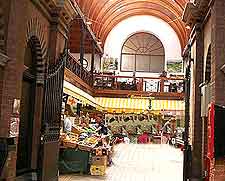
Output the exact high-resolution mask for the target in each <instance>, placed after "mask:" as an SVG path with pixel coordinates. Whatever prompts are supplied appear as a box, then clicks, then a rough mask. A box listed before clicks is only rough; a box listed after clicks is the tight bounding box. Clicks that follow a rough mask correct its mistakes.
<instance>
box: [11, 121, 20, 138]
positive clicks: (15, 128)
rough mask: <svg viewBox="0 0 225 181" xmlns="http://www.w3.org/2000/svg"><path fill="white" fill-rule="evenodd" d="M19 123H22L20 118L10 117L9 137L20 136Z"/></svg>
mask: <svg viewBox="0 0 225 181" xmlns="http://www.w3.org/2000/svg"><path fill="white" fill-rule="evenodd" d="M19 125H20V118H14V117H13V118H11V119H10V129H9V137H18V136H19Z"/></svg>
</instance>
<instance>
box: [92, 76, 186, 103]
mask: <svg viewBox="0 0 225 181" xmlns="http://www.w3.org/2000/svg"><path fill="white" fill-rule="evenodd" d="M183 82H184V80H183V78H175V77H174V78H173V77H171V78H167V77H130V76H115V75H97V74H95V75H94V83H93V87H94V90H95V96H107V95H114V96H117V97H120V96H121V97H124V96H143V97H146V96H151V97H164V98H167V99H183V97H184V85H183Z"/></svg>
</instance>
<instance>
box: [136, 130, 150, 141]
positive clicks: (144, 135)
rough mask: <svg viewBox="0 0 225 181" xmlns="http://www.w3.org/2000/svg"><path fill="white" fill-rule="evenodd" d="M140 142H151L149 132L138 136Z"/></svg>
mask: <svg viewBox="0 0 225 181" xmlns="http://www.w3.org/2000/svg"><path fill="white" fill-rule="evenodd" d="M138 143H139V144H148V143H149V136H148V133H147V132H144V133H143V134H142V135H141V136H139V137H138Z"/></svg>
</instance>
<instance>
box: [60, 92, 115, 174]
mask: <svg viewBox="0 0 225 181" xmlns="http://www.w3.org/2000/svg"><path fill="white" fill-rule="evenodd" d="M63 97H64V99H63V101H64V106H63V111H62V124H61V125H62V129H61V134H60V154H59V172H60V174H65V173H67V174H68V173H82V174H91V175H104V174H105V170H106V167H107V166H108V165H110V164H111V157H112V148H113V146H112V142H111V139H110V138H111V134H110V131H108V128H107V127H106V126H104V125H105V123H104V121H103V119H102V118H103V115H102V113H101V112H100V111H98V110H96V109H95V108H94V107H93V106H91V105H88V104H82V102H81V101H80V100H78V99H76V98H74V97H72V96H69V95H66V94H64V96H63ZM104 129H105V131H104Z"/></svg>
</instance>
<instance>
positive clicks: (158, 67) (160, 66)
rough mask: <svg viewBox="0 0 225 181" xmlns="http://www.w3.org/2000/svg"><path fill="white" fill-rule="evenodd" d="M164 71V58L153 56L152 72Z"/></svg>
mask: <svg viewBox="0 0 225 181" xmlns="http://www.w3.org/2000/svg"><path fill="white" fill-rule="evenodd" d="M163 70H164V56H151V64H150V71H151V72H153V73H161V72H162V71H163Z"/></svg>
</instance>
